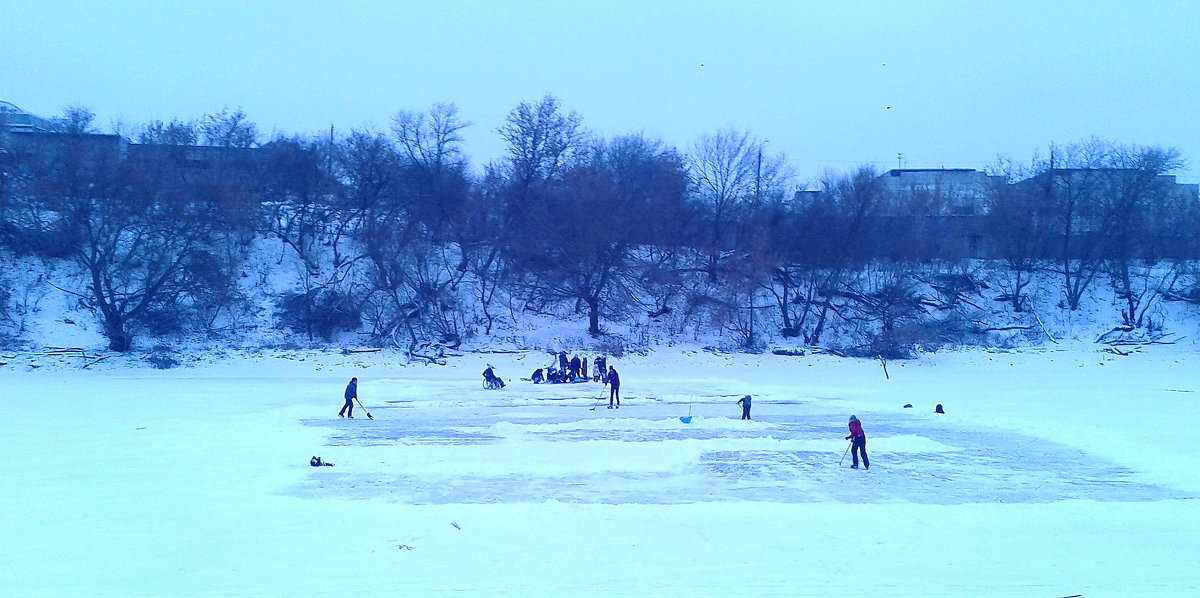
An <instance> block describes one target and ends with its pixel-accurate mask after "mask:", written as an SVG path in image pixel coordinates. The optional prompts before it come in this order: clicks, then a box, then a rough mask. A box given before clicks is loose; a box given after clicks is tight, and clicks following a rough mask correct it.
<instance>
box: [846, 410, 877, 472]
mask: <svg viewBox="0 0 1200 598" xmlns="http://www.w3.org/2000/svg"><path fill="white" fill-rule="evenodd" d="M846 440H849V441H850V454H851V455H852V456H853V457H854V463H853V464H852V465H851V466H850V468H851V469H858V456H859V455H860V454H861V455H862V462H863V469H871V462H870V461H869V460H868V459H867V433H866V432H863V427H862V422H860V421H858V418H857V417H855V416H853V415H851V416H850V435H849V436H847V437H846Z"/></svg>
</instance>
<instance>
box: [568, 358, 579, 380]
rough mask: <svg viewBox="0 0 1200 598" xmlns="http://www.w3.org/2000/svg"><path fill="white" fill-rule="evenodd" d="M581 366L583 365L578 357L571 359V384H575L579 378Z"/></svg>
mask: <svg viewBox="0 0 1200 598" xmlns="http://www.w3.org/2000/svg"><path fill="white" fill-rule="evenodd" d="M580 365H581V362H580V361H579V356H578V355H575V356H573V357H571V366H570V367H571V382H574V381H575V379H576V378H578V377H579V366H580Z"/></svg>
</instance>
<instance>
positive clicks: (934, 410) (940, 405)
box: [933, 403, 946, 414]
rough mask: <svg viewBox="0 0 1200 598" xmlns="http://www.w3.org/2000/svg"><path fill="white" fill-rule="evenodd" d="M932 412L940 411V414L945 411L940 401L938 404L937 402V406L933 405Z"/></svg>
mask: <svg viewBox="0 0 1200 598" xmlns="http://www.w3.org/2000/svg"><path fill="white" fill-rule="evenodd" d="M933 412H934V413H942V414H945V413H946V411H945V410H943V409H942V404H941V403H938V404H937V407H934V408H933Z"/></svg>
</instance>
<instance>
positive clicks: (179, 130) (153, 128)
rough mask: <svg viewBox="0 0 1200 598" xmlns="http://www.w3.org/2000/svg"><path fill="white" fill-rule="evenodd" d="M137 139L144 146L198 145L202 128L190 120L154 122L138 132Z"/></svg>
mask: <svg viewBox="0 0 1200 598" xmlns="http://www.w3.org/2000/svg"><path fill="white" fill-rule="evenodd" d="M137 137H138V143H144V144H153V145H196V144H197V143H198V142H199V141H200V127H199V125H198V124H197V123H196V122H195V121H189V120H179V119H171V122H163V121H161V120H153V121H150V122H148V123H146V124H145V125H144V126H143V127H141V128H140V129H139V130H138V134H137Z"/></svg>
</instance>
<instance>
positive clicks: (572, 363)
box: [312, 352, 945, 469]
mask: <svg viewBox="0 0 1200 598" xmlns="http://www.w3.org/2000/svg"><path fill="white" fill-rule="evenodd" d="M558 358H559V363H560V367H562V368H563V369H562V371H565V372H568V373H571V374H573V375H574V377H579V378H583V380H579V381H580V382H582V381H585V380H586V379H587V378H586V376H587V358H584V359H582V360H581V359H580V358H579V356H578V355H576V356H575V358H574V359H571V360H569V361H568V360H567V357H566V352H562V353H559V354H558ZM563 362H565V363H566V365H565V366H561V364H562V363H563ZM595 365H596V372H597V375H596V377H595V378H594V379H595V380H596V381H599V382H604V383H605V384H607V385H608V387H609V391H608V393H609V394H608V408H609V409H620V408H621V375H620V374H619V373H617V369H616V368H615V367H613V366H608V370H607V371H605V370H604V367H605V366H606V365H607V359H605V358H604V357H603V356H601V357H598V358H596V361H595ZM548 369H550V370H551V371H556V370H555V368H553V366H551V367H550V368H548ZM541 372H542V368H538V369H537V371H535V372H534V375H533V378H532V380H533V382H534V383H535V384H538V383H540V382H542V381H543V380H542V376H541ZM483 379H484V384H485V385H486V386H487V387H488V388H503V387H504V380H501V379H500V377H499V376H497V375H496V372H495V368H493V367H492V364H490V363H489V364H488V366H487V369H485V370H483ZM343 398H345V400H346V403H345V404H344V405H343V406H342V410H341V411H339V412H338V416H339V417H349V418H352V419H353V418H354V402H355V401H357V400H358V378H351V379H350V383H349V384H347V385H346V391H345V392H344V393H343ZM751 402H752V399H751V397H750V395H746V396H744V397H742V398H740V399H738V401H737V403H738V404H739V405H741V406H742V419H743V420H748V419H750V404H751ZM906 407H907V405H906ZM935 411H936V412H937V413H945V411H944V410H943V409H942V406H941V404H938V406H937V408H936V410H935ZM367 415H368V416H369V415H370V413H368V414H367ZM848 428H849V430H850V435H849V436H846V440H849V441H850V446H849V447H847V449H846V450H847V451H848V452H849V453H850V454H851V455H852V461H851V465H850V467H851V469H858V463H859V460H860V458H861V460H862V466H863V469H870V468H871V461H870V459H868V458H867V433H866V432H865V431H863V427H862V422H861V421H859V420H858V417H857V416H854V415H851V416H850V421H849V423H848ZM842 459H843V460H844V459H845V456H844V455H843V457H842ZM312 465H313V466H314V467H318V466H320V465H332V463H322V462H321V461H320V459H319V458H318V457H313V459H312Z"/></svg>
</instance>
